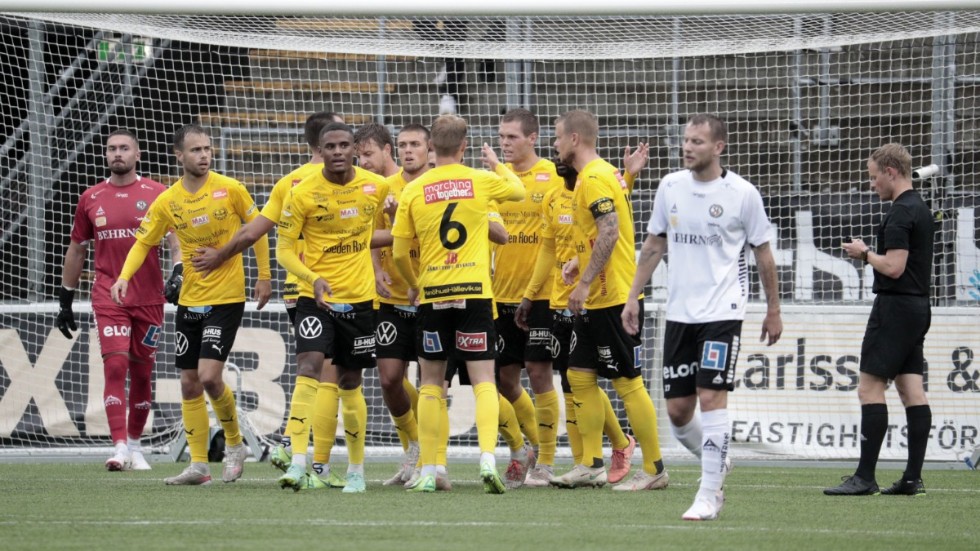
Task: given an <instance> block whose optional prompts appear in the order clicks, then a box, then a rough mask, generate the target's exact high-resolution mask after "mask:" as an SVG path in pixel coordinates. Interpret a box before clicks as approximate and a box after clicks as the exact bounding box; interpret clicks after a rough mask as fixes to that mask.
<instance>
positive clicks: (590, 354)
mask: <svg viewBox="0 0 980 551" xmlns="http://www.w3.org/2000/svg"><path fill="white" fill-rule="evenodd" d="M638 302H639V303H640V313H639V319H640V330H639V332H637V334H636V335H630V334H629V333H627V332H626V329H624V328H623V319H622V314H623V305H621V304H620V305H617V306H610V307H608V308H599V309H596V310H588V311H587V312H585V313H583V314H581V315H578V316H576V317H575V322H574V327H573V329H572V336H571V340H570V342H569V344H568V365H569V367H583V368H586V369H595V370H596V372H597V373H598V374H599V375H601V376H603V377H605V378H607V379H618V378H620V377H626V378H628V379H633V378H635V377H639V376H640V375H641V368H642V367H643V342H642V340H641V339H640V337H641V336H642V335H643V302H642V301H638Z"/></svg>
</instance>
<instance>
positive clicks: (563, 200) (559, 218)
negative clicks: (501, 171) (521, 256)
mask: <svg viewBox="0 0 980 551" xmlns="http://www.w3.org/2000/svg"><path fill="white" fill-rule="evenodd" d="M573 197H574V192H571V191H568V190H567V189H565V186H564V185H561V186H558V187H555V188H552V189H551V190H550V191H549V192H548V194H547V195H545V198H544V209H543V212H542V216H541V230H540V231H541V238H542V239H549V238H550V239H554V240H555V266H554V269H553V270H552V272H551V282H552V288H551V301H550V303H549V306H550V307H551V309H553V310H561V309H564V308H566V307H567V306H568V295H570V294H572V289H574V288H575V286H574V285H565V282H564V281H563V280H562V278H561V270H562V268H563V267H564V266H565V263H566V262H568V261H569V260H571V259H573V258H575V257H576V256H578V255H579V254H581V253H584V252H585V245H584V244H583V243H582V242H581V240H580V237H581V234H580V232H578V231H576V228H575V223H574V215H573V208H572V199H573Z"/></svg>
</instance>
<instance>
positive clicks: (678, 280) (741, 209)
mask: <svg viewBox="0 0 980 551" xmlns="http://www.w3.org/2000/svg"><path fill="white" fill-rule="evenodd" d="M647 232H648V233H650V234H651V235H658V236H662V237H666V238H667V254H668V269H667V319H668V320H669V321H676V322H681V323H708V322H713V321H724V320H742V319H745V304H746V301H747V298H748V258H747V253H748V247H747V245H751V246H753V247H758V246H759V245H762V244H764V243H767V242H769V241H770V239H771V234H772V226H771V224H770V223H769V217H768V216H766V212H765V208H764V207H763V205H762V196H761V195H759V190H757V189H756V188H755V186H753V185H752V184H750V183H749V182H748V181H746V180H745V179H744V178H742V177H740V176H738V175H737V174H734V173H732V172H730V171H728V170H723V171H722V174H721V177H720V178H718V179H717V180H714V181H712V182H699V181H696V180H695V179H694V177H693V175H692V174H691V171H690V170H682V171H680V172H674V173H672V174H668V175H667V176H666V177H664V179H663V180H661V182H660V187H659V188H658V189H657V197H656V199H655V201H654V204H653V215H652V216H651V218H650V222H649V224H647Z"/></svg>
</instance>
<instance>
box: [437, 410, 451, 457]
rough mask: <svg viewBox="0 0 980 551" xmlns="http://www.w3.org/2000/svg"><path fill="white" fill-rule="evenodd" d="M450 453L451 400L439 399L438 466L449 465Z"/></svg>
mask: <svg viewBox="0 0 980 551" xmlns="http://www.w3.org/2000/svg"><path fill="white" fill-rule="evenodd" d="M448 452H449V400H446V399H445V398H439V448H438V449H437V450H436V465H443V466H445V465H447V464H448V463H446V461H447V459H446V455H447V453H448Z"/></svg>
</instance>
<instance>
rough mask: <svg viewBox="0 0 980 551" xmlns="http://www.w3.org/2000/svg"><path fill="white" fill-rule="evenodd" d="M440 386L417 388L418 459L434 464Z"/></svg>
mask: <svg viewBox="0 0 980 551" xmlns="http://www.w3.org/2000/svg"><path fill="white" fill-rule="evenodd" d="M441 399H442V387H441V386H439V385H422V388H420V389H419V461H421V462H422V464H423V465H435V464H436V461H437V457H436V456H437V454H438V450H439V428H440V425H441V424H442V414H441V411H440V409H441V407H442V406H441V404H440V403H439V402H440V400H441Z"/></svg>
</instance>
